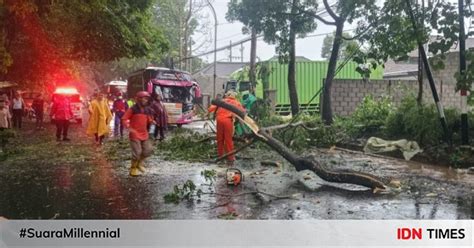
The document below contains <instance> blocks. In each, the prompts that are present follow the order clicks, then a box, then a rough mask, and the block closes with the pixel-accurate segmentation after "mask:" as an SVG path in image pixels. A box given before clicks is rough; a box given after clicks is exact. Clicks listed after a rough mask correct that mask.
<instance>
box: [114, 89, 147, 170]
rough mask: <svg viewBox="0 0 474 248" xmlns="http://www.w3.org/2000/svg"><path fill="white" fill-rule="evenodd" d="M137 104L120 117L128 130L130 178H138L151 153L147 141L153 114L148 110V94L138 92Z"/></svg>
mask: <svg viewBox="0 0 474 248" xmlns="http://www.w3.org/2000/svg"><path fill="white" fill-rule="evenodd" d="M136 98H137V99H136V101H137V103H136V104H135V105H133V107H131V108H129V109H128V110H127V112H125V114H124V116H123V117H122V123H123V125H124V126H126V127H128V128H129V139H130V147H131V148H132V165H131V167H130V176H139V175H141V173H143V172H145V167H144V160H145V158H147V157H149V156H150V155H151V154H152V152H153V147H152V144H151V142H150V140H149V139H148V126H149V124H151V123H152V122H153V113H152V111H151V110H150V109H149V108H148V105H149V101H150V94H149V93H148V92H146V91H140V92H138V93H137V95H136Z"/></svg>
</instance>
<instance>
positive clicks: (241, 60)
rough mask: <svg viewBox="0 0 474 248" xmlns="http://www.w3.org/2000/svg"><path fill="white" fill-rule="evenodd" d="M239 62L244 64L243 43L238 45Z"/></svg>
mask: <svg viewBox="0 0 474 248" xmlns="http://www.w3.org/2000/svg"><path fill="white" fill-rule="evenodd" d="M240 62H241V63H243V62H244V43H240Z"/></svg>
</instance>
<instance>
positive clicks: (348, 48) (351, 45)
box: [321, 32, 358, 60]
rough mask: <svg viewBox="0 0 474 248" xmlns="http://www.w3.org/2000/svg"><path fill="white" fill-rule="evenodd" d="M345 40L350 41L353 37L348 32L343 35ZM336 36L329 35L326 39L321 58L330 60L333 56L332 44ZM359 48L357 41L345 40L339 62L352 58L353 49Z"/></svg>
mask: <svg viewBox="0 0 474 248" xmlns="http://www.w3.org/2000/svg"><path fill="white" fill-rule="evenodd" d="M342 35H343V36H344V37H345V38H348V39H350V38H351V35H350V34H349V33H347V32H344V33H343V34H342ZM334 36H335V34H334V33H333V34H328V35H326V37H324V40H323V46H322V47H321V57H322V58H325V59H329V57H330V56H331V50H332V44H333V43H334ZM357 47H358V43H357V41H355V40H343V41H342V44H341V48H340V49H341V51H340V53H339V56H338V60H343V59H346V58H348V57H350V56H351V52H352V51H353V49H355V48H357Z"/></svg>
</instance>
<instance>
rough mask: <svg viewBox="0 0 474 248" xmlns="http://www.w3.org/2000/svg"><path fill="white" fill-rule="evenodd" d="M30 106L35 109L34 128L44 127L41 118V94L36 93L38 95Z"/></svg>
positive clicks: (42, 104)
mask: <svg viewBox="0 0 474 248" xmlns="http://www.w3.org/2000/svg"><path fill="white" fill-rule="evenodd" d="M31 108H32V109H33V110H34V111H35V116H36V129H37V130H40V129H44V127H43V118H44V100H43V94H41V93H40V94H38V96H37V97H36V98H35V99H34V100H33V103H32V104H31Z"/></svg>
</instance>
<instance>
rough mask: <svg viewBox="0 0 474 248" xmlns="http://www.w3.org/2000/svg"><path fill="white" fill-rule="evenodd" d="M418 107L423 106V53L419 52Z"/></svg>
mask: <svg viewBox="0 0 474 248" xmlns="http://www.w3.org/2000/svg"><path fill="white" fill-rule="evenodd" d="M416 102H417V103H418V106H421V105H422V104H423V61H422V60H421V53H420V52H419V51H418V96H417V97H416Z"/></svg>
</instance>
